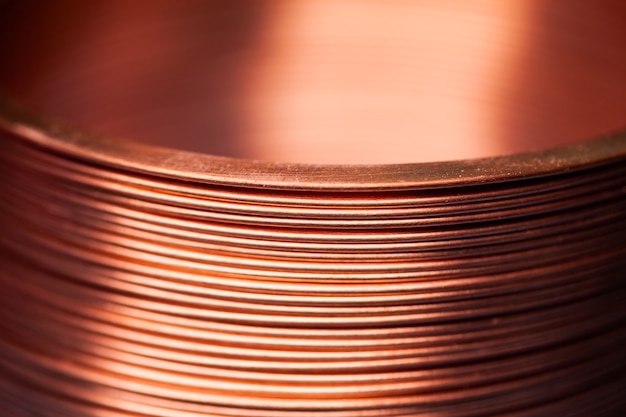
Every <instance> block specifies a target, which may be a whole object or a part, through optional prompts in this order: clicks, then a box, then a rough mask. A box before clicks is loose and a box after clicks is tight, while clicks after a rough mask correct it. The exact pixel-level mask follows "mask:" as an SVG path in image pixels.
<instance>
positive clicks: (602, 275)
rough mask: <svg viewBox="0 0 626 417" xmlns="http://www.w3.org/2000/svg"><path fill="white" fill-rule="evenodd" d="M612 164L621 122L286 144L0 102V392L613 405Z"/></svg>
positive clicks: (612, 410) (146, 405) (352, 411)
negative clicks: (510, 150)
mask: <svg viewBox="0 0 626 417" xmlns="http://www.w3.org/2000/svg"><path fill="white" fill-rule="evenodd" d="M311 4H313V3H311ZM607 4H609V3H607ZM432 7H434V6H432ZM611 16H612V17H611V18H613V15H611ZM618 16H619V15H618ZM625 18H626V16H625ZM609 32H610V31H609ZM608 50H609V51H612V52H614V49H611V48H609V49H608ZM605 58H606V59H609V58H610V56H609V57H605ZM599 62H600V64H598V65H602V64H601V63H602V62H604V61H602V60H600V61H599ZM619 111H621V110H618V111H617V112H616V113H615V114H618V113H619ZM625 122H626V120H625ZM592 124H593V123H592ZM594 126H596V128H602V127H605V125H604V124H603V123H598V124H597V125H594ZM625 174H626V134H625V133H624V132H623V131H622V132H617V133H613V134H608V135H603V136H600V137H597V138H594V139H588V140H586V141H582V142H576V143H571V144H568V145H562V146H560V147H556V148H550V149H547V150H539V151H533V152H528V153H517V154H513V155H503V156H496V157H491V158H485V159H468V160H459V161H447V162H432V163H421V164H396V165H381V164H369V165H303V164H295V163H286V162H262V161H254V160H246V159H236V158H228V157H221V156H213V155H208V154H196V153H191V152H186V151H180V150H173V149H165V148H156V147H152V146H149V145H145V144H138V143H134V142H132V141H126V140H119V139H110V138H102V137H97V136H93V135H90V134H87V133H82V132H79V131H77V130H74V129H73V128H67V127H60V126H59V125H58V124H54V123H53V124H49V123H48V122H41V121H39V120H38V118H35V117H30V116H24V115H23V114H22V113H21V112H20V111H16V110H14V109H13V107H12V105H11V104H8V102H5V103H4V104H2V106H1V107H0V178H1V181H0V195H1V196H2V198H1V199H0V227H1V230H2V233H0V265H2V268H1V269H0V285H1V288H2V291H0V335H1V337H0V370H1V372H0V407H1V410H2V411H0V414H1V415H7V416H12V417H13V416H15V417H22V416H24V417H26V416H34V415H37V416H40V415H42V416H58V417H74V416H88V417H96V416H97V417H100V416H105V417H123V416H155V417H156V416H171V417H174V416H176V417H179V416H181V417H192V416H193V417H200V416H216V417H217V416H222V417H224V416H241V417H243V416H267V417H269V416H272V417H296V416H328V417H331V416H332V417H340V416H346V417H352V416H355V417H356V416H363V417H365V416H437V417H439V416H468V417H469V416H491V415H506V416H581V417H582V416H594V417H596V416H598V417H599V416H607V417H613V416H621V415H624V414H625V413H626V399H625V398H624V395H623V393H624V391H625V390H626V357H625V355H624V353H623V346H624V343H625V342H626V309H625V308H624V306H625V305H626V304H625V302H626V281H625V279H626V175H625Z"/></svg>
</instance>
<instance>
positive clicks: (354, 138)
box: [0, 0, 626, 163]
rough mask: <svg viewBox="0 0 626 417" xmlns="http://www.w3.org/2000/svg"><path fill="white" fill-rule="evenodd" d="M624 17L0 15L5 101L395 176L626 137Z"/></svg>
mask: <svg viewBox="0 0 626 417" xmlns="http://www.w3.org/2000/svg"><path fill="white" fill-rule="evenodd" d="M625 22H626V2H624V1H621V0H596V1H593V2H591V1H587V0H567V1H566V0H553V1H550V2H547V1H541V0H507V1H499V0H475V1H453V0H416V1H400V0H393V1H384V2H381V1H356V0H299V1H288V0H282V1H280V0H279V1H269V0H257V1H242V0H236V1H233V0H228V1H226V0H213V1H205V0H182V1H181V0H179V1H168V0H150V1H148V0H143V1H142V0H133V1H127V0H99V1H88V2H86V1H80V0H56V1H54V2H41V1H30V0H21V1H12V0H4V1H0V60H1V63H2V64H1V65H0V91H1V92H2V94H4V95H7V96H9V97H11V98H12V99H13V100H16V101H17V102H18V103H19V104H21V105H22V106H25V107H27V108H30V109H32V110H34V111H36V112H39V113H42V114H44V115H46V116H47V117H49V118H53V119H58V120H63V121H67V122H69V123H71V124H74V125H76V126H79V127H81V128H84V129H88V130H90V131H94V132H97V133H100V134H104V135H110V136H114V137H120V138H125V139H131V140H137V141H142V142H146V143H151V144H155V145H159V146H169V147H175V148H181V149H187V150H193V151H201V152H208V153H212V154H217V155H224V156H234V157H244V158H254V159H262V160H270V161H286V162H305V163H397V162H422V161H437V160H451V159H463V158H475V157H482V156H491V155H498V154H503V153H511V152H519V151H524V150H531V149H539V148H545V147H549V146H552V145H557V144H561V143H567V142H570V141H575V140H582V139H585V138H588V137H590V136H594V135H598V134H603V133H606V132H610V131H614V130H616V129H620V128H624V127H625V126H626V52H625V45H626V24H625Z"/></svg>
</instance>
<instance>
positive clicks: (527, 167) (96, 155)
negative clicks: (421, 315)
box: [0, 98, 626, 191]
mask: <svg viewBox="0 0 626 417" xmlns="http://www.w3.org/2000/svg"><path fill="white" fill-rule="evenodd" d="M0 130H4V131H5V133H9V134H12V135H13V136H14V137H15V138H16V139H21V140H25V141H28V142H30V143H34V144H37V145H39V146H42V147H45V148H47V149H50V150H53V151H55V152H58V153H61V154H65V155H68V156H71V157H74V158H79V159H82V160H86V161H89V162H90V163H95V164H98V165H104V166H110V167H114V168H118V169H123V170H128V171H133V172H137V173H144V174H150V175H157V176H161V177H166V178H173V179H179V180H184V181H191V182H195V183H207V184H215V185H223V186H232V187H246V188H256V189H276V190H298V191H314V190H318V191H399V190H420V189H433V188H448V187H458V186H468V185H477V184H486V183H496V182H503V181H515V180H520V179H528V178H533V177H541V176H546V175H551V174H556V173H563V172H571V171H575V170H580V169H584V168H588V167H590V166H595V165H599V164H603V163H608V162H611V161H615V160H618V159H625V160H626V130H621V131H618V132H615V133H611V134H607V135H603V136H600V137H596V138H592V139H589V140H585V141H582V142H576V143H572V144H568V145H563V146H558V147H555V148H551V149H547V150H540V151H533V152H527V153H519V154H513V155H505V156H497V157H489V158H480V159H470V160H457V161H442V162H428V163H415V164H410V163H409V164H389V165H377V164H374V165H323V164H322V165H313V164H293V163H282V162H266V161H257V160H247V159H238V158H229V157H220V156H214V155H209V154H201V153H195V152H189V151H182V150H177V149H169V148H161V147H156V146H152V145H146V144H141V143H136V142H132V141H127V140H120V139H115V138H108V137H98V136H94V135H91V134H88V133H85V132H81V131H79V130H76V129H74V128H71V127H68V126H63V125H60V124H54V123H48V122H45V121H43V120H41V119H40V118H37V117H34V116H32V115H29V114H27V113H25V112H23V111H21V110H18V109H17V108H16V107H14V106H13V105H11V104H9V102H8V101H7V100H6V99H3V98H0ZM5 140H6V139H5Z"/></svg>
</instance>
